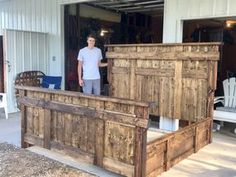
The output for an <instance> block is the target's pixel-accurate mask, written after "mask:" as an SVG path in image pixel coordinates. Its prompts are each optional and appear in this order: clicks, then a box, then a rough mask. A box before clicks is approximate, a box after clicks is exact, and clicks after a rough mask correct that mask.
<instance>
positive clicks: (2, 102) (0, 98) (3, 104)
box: [0, 93, 8, 119]
mask: <svg viewBox="0 0 236 177" xmlns="http://www.w3.org/2000/svg"><path fill="white" fill-rule="evenodd" d="M0 108H4V111H5V115H6V119H8V110H7V94H6V93H0Z"/></svg>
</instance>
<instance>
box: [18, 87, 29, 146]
mask: <svg viewBox="0 0 236 177" xmlns="http://www.w3.org/2000/svg"><path fill="white" fill-rule="evenodd" d="M19 94H20V96H21V97H23V96H25V95H26V91H25V90H21V91H20V92H19ZM20 109H21V147H22V148H27V143H26V142H25V141H24V137H25V133H26V129H27V127H26V126H27V124H26V121H27V114H26V106H24V105H23V104H21V105H20Z"/></svg>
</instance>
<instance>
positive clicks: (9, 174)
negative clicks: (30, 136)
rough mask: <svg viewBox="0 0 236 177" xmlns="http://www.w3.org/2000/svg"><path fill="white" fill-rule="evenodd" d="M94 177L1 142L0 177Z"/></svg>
mask: <svg viewBox="0 0 236 177" xmlns="http://www.w3.org/2000/svg"><path fill="white" fill-rule="evenodd" d="M77 176H78V177H94V175H91V174H88V173H86V172H82V171H79V170H77V169H73V168H70V167H68V166H65V165H63V164H62V163H59V162H56V161H53V160H51V159H48V158H46V157H44V156H40V155H37V154H35V153H33V152H30V151H28V150H25V149H21V148H17V147H15V146H13V145H10V144H7V143H0V177H77Z"/></svg>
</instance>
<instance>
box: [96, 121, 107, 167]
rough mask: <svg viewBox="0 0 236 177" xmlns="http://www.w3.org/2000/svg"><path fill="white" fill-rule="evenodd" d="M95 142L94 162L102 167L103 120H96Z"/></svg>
mask: <svg viewBox="0 0 236 177" xmlns="http://www.w3.org/2000/svg"><path fill="white" fill-rule="evenodd" d="M95 131H96V133H95V136H96V144H95V146H96V147H95V155H94V164H95V165H97V166H100V167H103V157H104V136H105V125H104V120H100V119H97V120H96V130H95Z"/></svg>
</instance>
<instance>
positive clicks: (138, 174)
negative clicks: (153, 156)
mask: <svg viewBox="0 0 236 177" xmlns="http://www.w3.org/2000/svg"><path fill="white" fill-rule="evenodd" d="M142 143H143V137H142V129H141V128H136V130H135V161H134V163H135V174H134V176H135V177H142V149H141V148H142Z"/></svg>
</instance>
